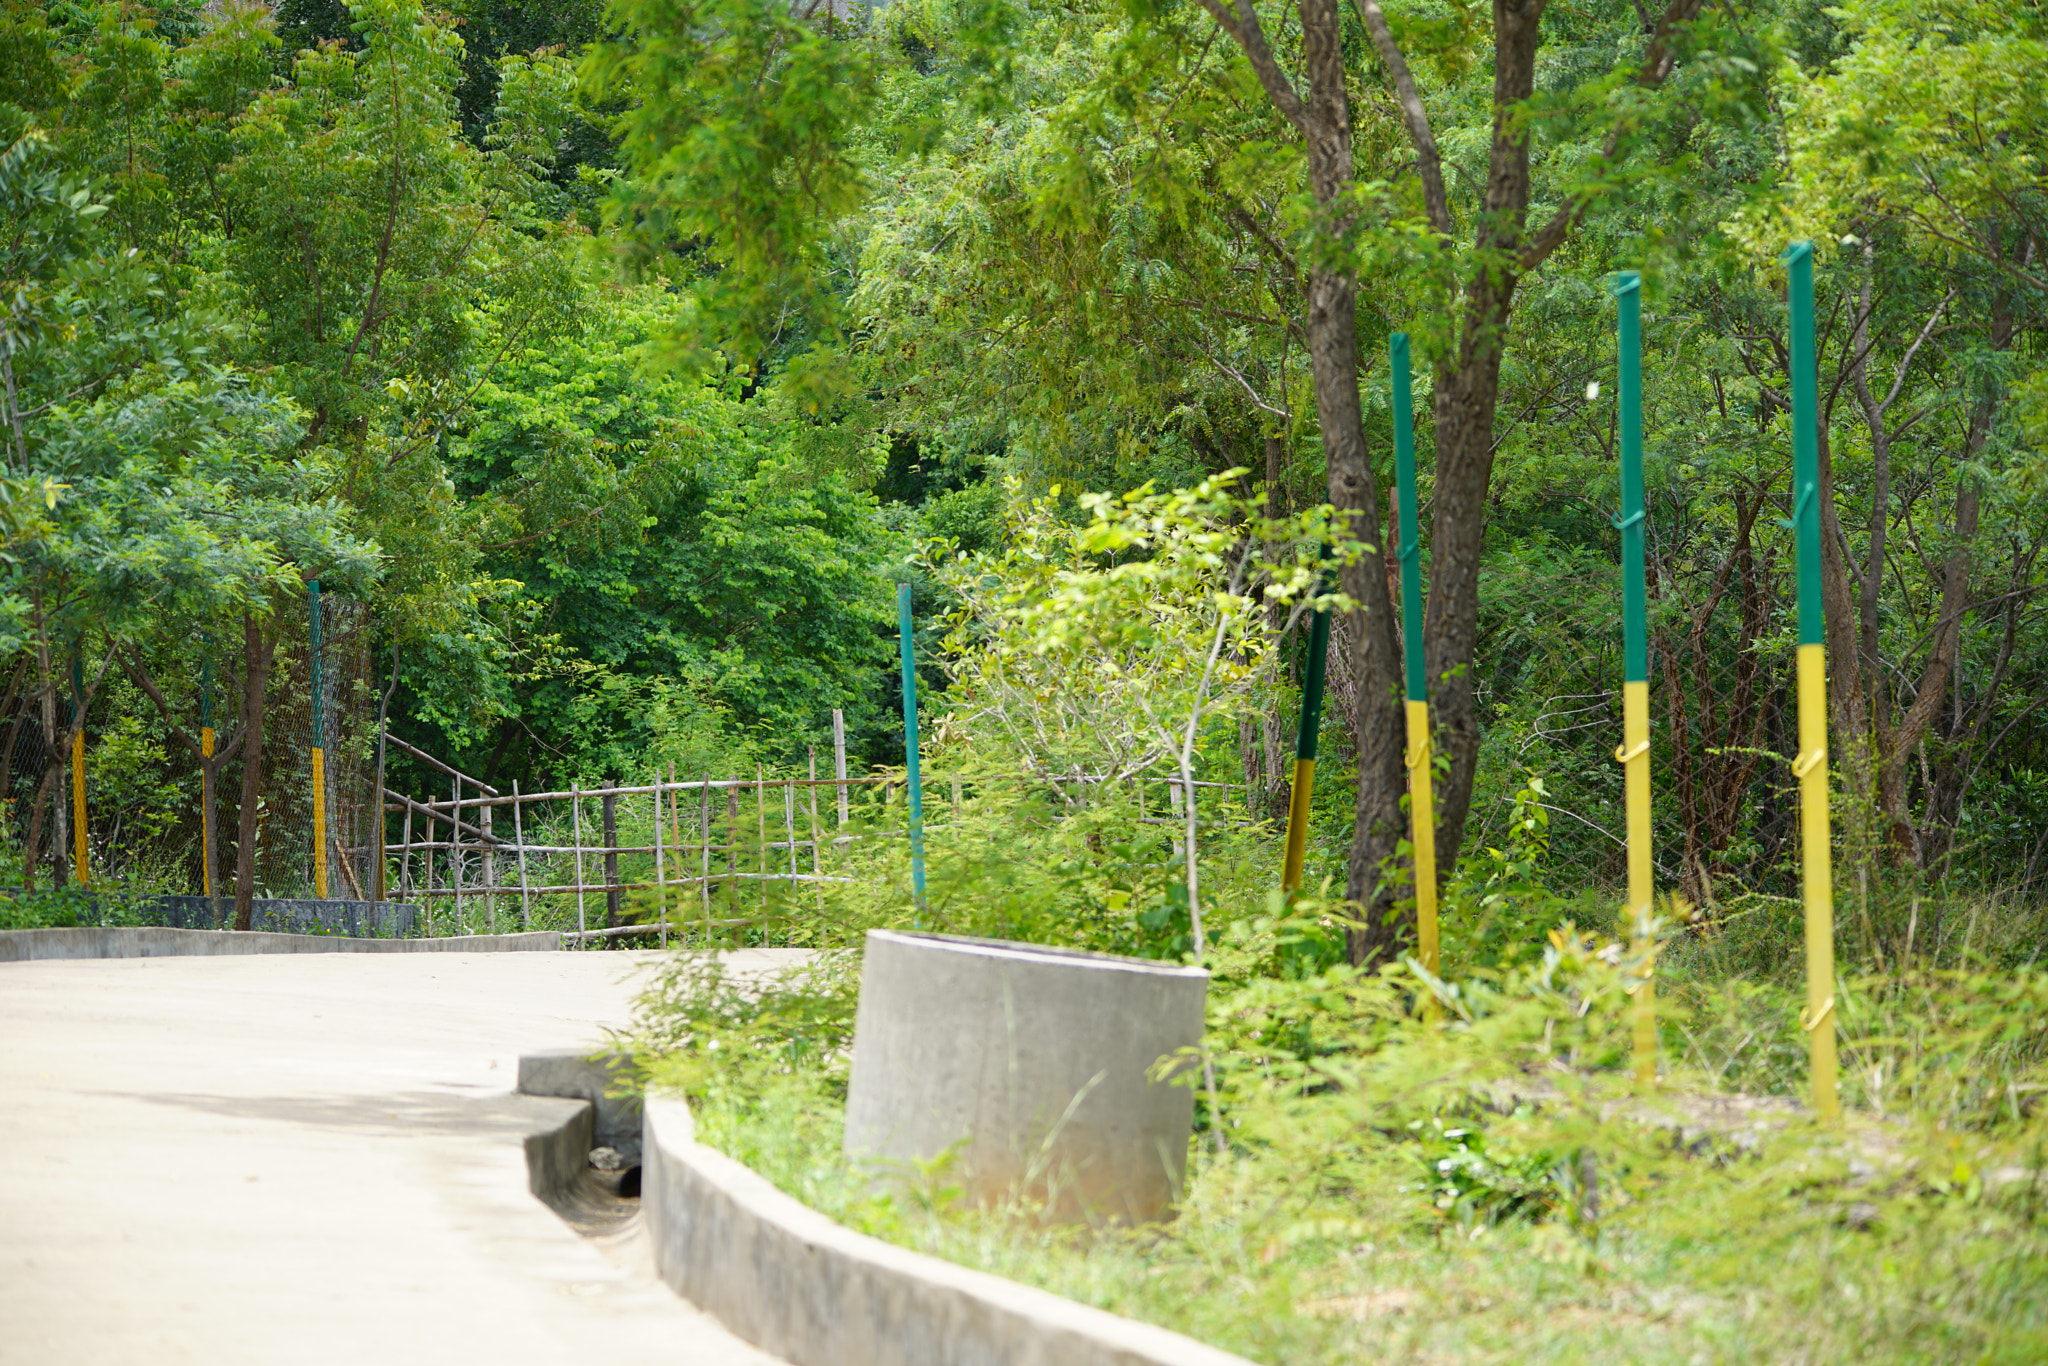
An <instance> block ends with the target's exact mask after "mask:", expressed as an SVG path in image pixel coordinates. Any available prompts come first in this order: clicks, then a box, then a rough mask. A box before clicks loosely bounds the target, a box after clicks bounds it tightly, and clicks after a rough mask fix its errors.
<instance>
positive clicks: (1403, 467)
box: [1387, 332, 1443, 1012]
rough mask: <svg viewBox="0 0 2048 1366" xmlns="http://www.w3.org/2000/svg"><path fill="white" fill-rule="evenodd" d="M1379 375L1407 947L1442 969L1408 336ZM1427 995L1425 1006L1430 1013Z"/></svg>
mask: <svg viewBox="0 0 2048 1366" xmlns="http://www.w3.org/2000/svg"><path fill="white" fill-rule="evenodd" d="M1387 377H1388V383H1389V384H1390V385H1391V386H1392V394H1391V397H1392V400H1393V405H1394V483H1395V492H1396V495H1397V497H1396V500H1395V501H1396V502H1397V503H1398V504H1399V508H1400V521H1401V545H1400V560H1401V643H1402V646H1403V649H1402V652H1401V653H1402V655H1403V663H1404V665H1405V672H1406V681H1407V685H1408V687H1407V691H1408V696H1407V699H1406V701H1405V703H1404V706H1403V710H1404V711H1405V713H1406V716H1407V723H1408V754H1407V764H1408V831H1409V839H1410V844H1411V845H1412V847H1413V849H1414V854H1413V858H1414V868H1415V952H1416V957H1418V958H1419V959H1421V960H1422V966H1423V967H1425V968H1427V969H1428V970H1429V971H1431V972H1439V971H1441V970H1442V963H1443V954H1442V930H1441V927H1440V925H1439V923H1438V919H1437V904H1436V793H1435V790H1434V786H1433V782H1434V776H1435V775H1434V774H1433V772H1432V760H1431V757H1430V724H1429V673H1428V669H1427V667H1426V665H1425V661H1424V658H1423V638H1422V525H1421V514H1420V512H1419V511H1418V509H1417V501H1418V500H1417V495H1416V491H1415V395H1414V389H1413V382H1412V380H1411V378H1410V375H1409V362H1408V334H1407V333H1406V332H1396V333H1395V334H1394V335H1393V336H1391V337H1389V338H1387ZM1435 1008H1436V1006H1435V1000H1434V998H1431V1001H1430V1004H1429V1009H1430V1010H1431V1011H1432V1012H1433V1011H1434V1010H1435Z"/></svg>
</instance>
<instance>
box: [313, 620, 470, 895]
mask: <svg viewBox="0 0 2048 1366" xmlns="http://www.w3.org/2000/svg"><path fill="white" fill-rule="evenodd" d="M306 611H307V614H308V623H307V624H308V627H309V631H308V635H309V639H310V643H311V645H312V647H313V648H312V650H311V652H310V653H311V657H312V662H311V667H310V669H309V672H310V673H311V675H312V684H313V895H314V896H316V897H318V898H320V899H321V900H322V901H325V900H326V899H327V748H326V742H327V735H326V731H325V729H324V728H323V727H322V725H321V722H322V721H323V720H324V719H325V717H324V715H323V713H325V712H326V710H327V707H326V701H327V699H326V697H325V695H324V694H323V693H322V691H321V677H320V647H321V640H320V580H318V579H313V580H311V581H310V582H308V583H307V584H306ZM457 885H458V886H459V885H460V884H457Z"/></svg>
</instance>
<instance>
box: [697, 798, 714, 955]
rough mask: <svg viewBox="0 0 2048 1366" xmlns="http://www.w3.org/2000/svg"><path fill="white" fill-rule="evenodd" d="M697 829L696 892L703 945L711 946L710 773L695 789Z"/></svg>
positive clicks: (707, 947)
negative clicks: (700, 839) (701, 911)
mask: <svg viewBox="0 0 2048 1366" xmlns="http://www.w3.org/2000/svg"><path fill="white" fill-rule="evenodd" d="M697 830H698V833H699V834H701V835H702V836H703V837H704V839H703V843H702V844H701V845H700V846H699V849H700V851H701V852H702V854H703V861H702V862H701V863H700V864H699V865H698V873H699V878H698V882H697V889H698V894H699V895H700V897H701V898H702V900H703V903H704V947H705V948H706V949H707V950H708V949H710V947H711V775H710V774H709V773H706V774H705V775H704V781H703V784H702V785H701V786H699V787H698V789H697Z"/></svg>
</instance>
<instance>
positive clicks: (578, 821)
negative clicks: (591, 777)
mask: <svg viewBox="0 0 2048 1366" xmlns="http://www.w3.org/2000/svg"><path fill="white" fill-rule="evenodd" d="M569 831H570V834H571V836H572V837H573V843H574V844H575V846H576V933H578V934H582V933H584V932H585V931H587V930H588V929H589V928H590V927H589V926H588V925H587V924H585V923H584V918H583V789H582V788H580V787H578V786H577V785H576V784H575V783H571V784H569ZM577 942H578V943H581V942H583V941H581V940H580V939H579V940H578V941H577Z"/></svg>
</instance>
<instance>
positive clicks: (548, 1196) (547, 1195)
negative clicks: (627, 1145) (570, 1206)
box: [526, 1101, 595, 1206]
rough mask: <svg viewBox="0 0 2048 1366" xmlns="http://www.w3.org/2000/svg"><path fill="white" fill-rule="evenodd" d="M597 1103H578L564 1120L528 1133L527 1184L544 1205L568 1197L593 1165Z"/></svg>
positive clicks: (552, 1203) (555, 1203) (556, 1202)
mask: <svg viewBox="0 0 2048 1366" xmlns="http://www.w3.org/2000/svg"><path fill="white" fill-rule="evenodd" d="M592 1111H593V1107H592V1106H591V1105H590V1103H589V1102H588V1101H586V1102H584V1103H582V1104H580V1105H578V1106H577V1107H576V1109H575V1110H574V1112H572V1113H571V1114H570V1115H568V1116H567V1117H566V1118H564V1119H563V1120H562V1122H561V1123H559V1124H556V1125H553V1126H551V1127H548V1128H543V1129H530V1130H528V1131H527V1134H526V1188H527V1189H528V1190H530V1191H532V1192H533V1195H534V1198H535V1199H537V1200H539V1201H540V1202H541V1203H542V1204H544V1205H549V1206H554V1205H557V1204H560V1203H562V1202H563V1201H565V1200H567V1199H568V1198H569V1196H570V1194H571V1192H572V1191H573V1190H574V1189H575V1186H576V1183H577V1182H578V1181H579V1180H580V1179H581V1178H582V1176H583V1173H584V1172H585V1171H587V1170H588V1169H589V1167H590V1150H591V1148H592V1147H594V1146H595V1140H594V1139H593V1137H592V1122H591V1116H592Z"/></svg>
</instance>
